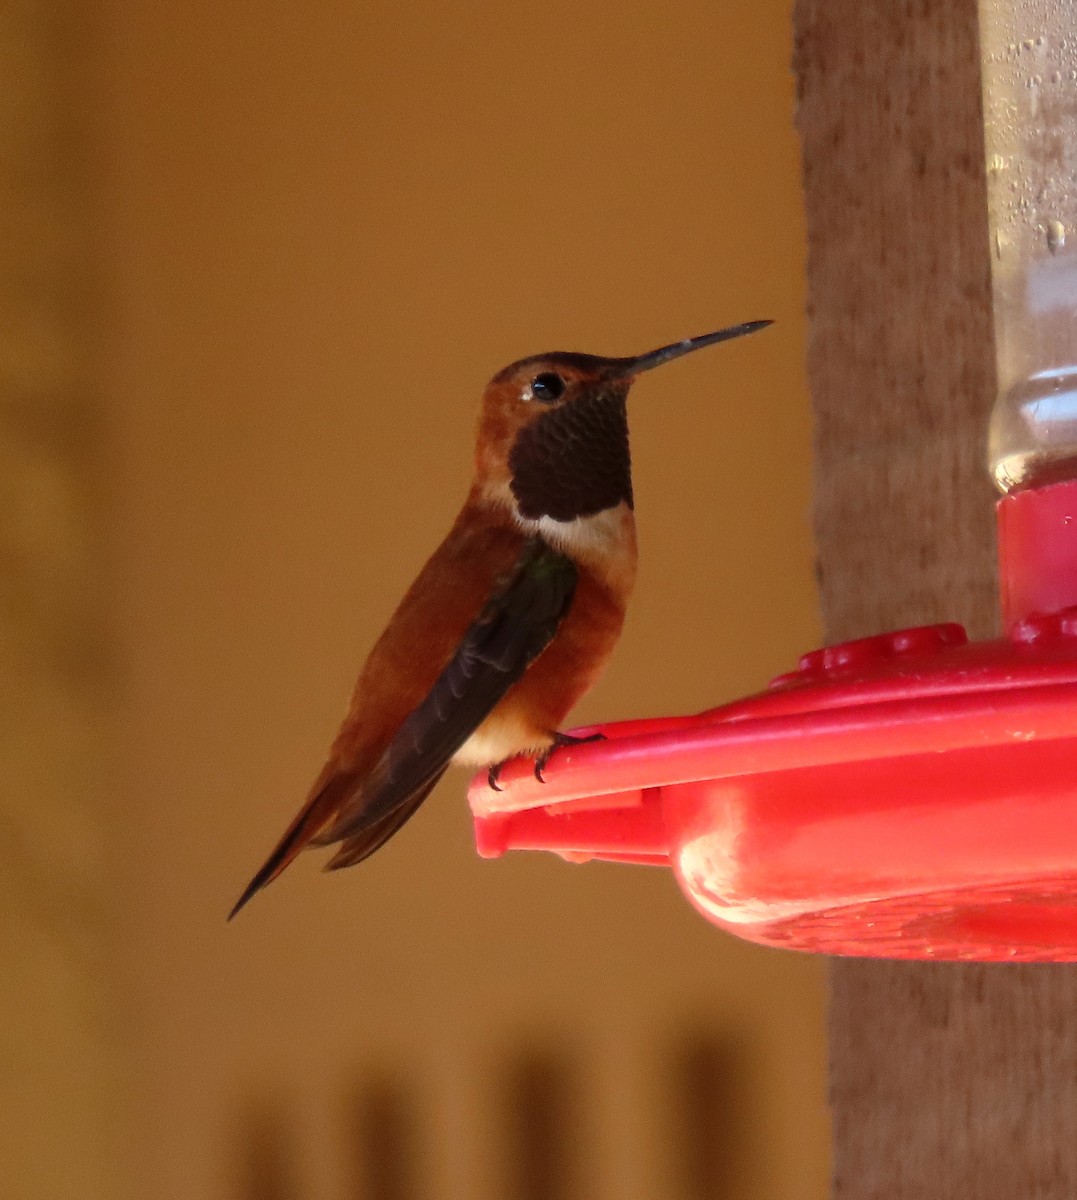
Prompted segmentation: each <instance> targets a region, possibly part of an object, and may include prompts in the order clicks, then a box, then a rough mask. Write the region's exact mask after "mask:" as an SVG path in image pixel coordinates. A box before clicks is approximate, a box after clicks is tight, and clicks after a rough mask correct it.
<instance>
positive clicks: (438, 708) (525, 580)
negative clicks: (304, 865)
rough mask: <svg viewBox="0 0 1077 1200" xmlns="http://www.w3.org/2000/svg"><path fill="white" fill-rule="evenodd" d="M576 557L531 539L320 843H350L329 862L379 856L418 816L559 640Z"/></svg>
mask: <svg viewBox="0 0 1077 1200" xmlns="http://www.w3.org/2000/svg"><path fill="white" fill-rule="evenodd" d="M576 579H577V570H576V566H575V564H574V563H573V561H572V560H571V559H570V558H569V557H568V556H567V555H564V554H562V553H561V552H560V551H558V550H555V549H554V548H553V547H552V546H550V545H549V543H547V542H545V541H543V539H542V538H538V537H534V538H530V539H529V540H528V541H527V543H526V544H525V546H524V548H523V551H522V552H521V554H520V557H519V560H518V561H517V564H516V567H515V569H514V571H513V572H512V573H511V575H510V577H509V579H508V581H507V582H506V583H505V584H503V585H502V586H501V587H500V588H499V589H498V590H497V591H496V592H495V593H494V595H493V596H492V597H491V598H490V600H489V601H488V602H487V604H486V605H485V607H484V608H483V610H482V612H481V613H480V614H479V616H478V617H477V618H476V620H475V621H474V622H473V623H472V625H471V626H470V628H469V629H468V630H467V633H466V634H465V635H464V638H463V640H462V642H461V643H460V645H459V647H458V648H457V650H456V652H455V654H454V655H453V657H452V658H451V659H450V661H449V663H448V665H447V666H446V667H445V668H444V670H443V671H442V672H441V674H440V675H439V676H438V678H437V679H436V680H435V682H434V685H433V687H432V688H431V689H430V691H429V692H428V693H427V695H426V697H425V698H424V699H423V700H422V701H421V702H420V703H419V704H418V705H417V706H416V707H415V708H414V709H413V710H412V712H411V713H410V714H409V715H408V716H407V717H406V718H405V720H404V722H403V724H402V725H401V726H400V728H399V730H398V731H397V733H396V735H395V736H394V737H393V739H392V741H391V742H390V743H389V746H388V747H387V748H386V750H385V752H384V753H383V754H382V756H381V759H380V760H379V761H378V763H377V764H376V765H375V767H374V769H373V770H372V771H371V772H370V773H369V774H368V775H367V776H366V777H365V778H364V780H363V782H362V787H361V788H360V789H359V790H358V791H357V792H356V794H355V795H354V796H353V797H351V798H350V799H349V800H348V801H347V802H346V803H345V804H344V805H343V806H342V807H341V808H340V810H339V811H338V814H337V818H336V820H335V821H334V822H333V824H332V825H331V826H330V827H329V829H328V830H326V831H325V833H323V834H321V835H320V836H319V837H318V838H317V839H316V840H317V842H318V843H319V844H329V843H334V842H343V846H342V847H341V849H340V850H339V851H338V853H337V854H336V856H335V857H334V858H333V859H332V860H331V861H330V862H329V864H328V868H329V869H332V870H337V869H339V868H340V867H347V866H352V865H353V864H354V863H357V862H360V861H361V860H362V859H363V858H366V857H367V856H368V855H370V854H372V853H373V852H374V850H376V849H377V848H378V847H379V846H381V845H382V844H383V843H384V842H385V841H386V840H387V839H388V838H389V837H390V836H391V835H392V834H393V833H395V832H396V830H397V829H399V828H400V826H401V825H403V824H404V822H405V821H406V820H407V819H408V818H409V817H410V816H411V815H412V813H413V812H414V811H415V809H416V808H418V806H419V804H420V803H421V802H422V800H423V799H424V798H425V797H426V795H427V794H428V793H429V792H430V790H431V789H432V788H433V786H434V784H435V783H437V781H438V780H439V779H440V778H441V776H442V774H443V773H444V771H445V769H446V768H447V767H448V765H449V761H450V760H451V759H452V757H453V755H454V754H455V753H456V751H457V750H459V749H460V747H461V746H462V745H463V744H464V743H465V742H466V741H467V739H468V738H469V737H470V736H471V734H472V733H474V731H475V730H476V729H477V728H478V726H479V725H481V724H482V722H483V721H484V720H485V719H486V717H487V716H488V715H489V714H490V712H491V711H492V710H493V708H494V707H495V705H496V704H497V703H498V701H499V700H500V699H501V698H502V697H503V696H504V695H505V693H506V692H507V691H508V690H509V688H510V687H512V685H513V684H514V683H515V682H516V681H517V680H518V679H519V678H520V677H521V676H522V675H523V673H524V672H525V671H526V670H527V668H528V667H529V666H530V664H531V663H532V662H534V660H535V659H536V658H537V657H538V656H539V655H540V654H541V653H542V651H543V650H545V649H546V647H547V646H548V645H549V644H550V641H551V640H552V639H553V636H554V634H555V633H556V632H557V628H558V626H559V625H560V624H561V621H562V620H563V619H564V616H565V614H566V613H567V612H568V610H569V607H570V606H571V604H572V598H573V595H574V593H575V589H576Z"/></svg>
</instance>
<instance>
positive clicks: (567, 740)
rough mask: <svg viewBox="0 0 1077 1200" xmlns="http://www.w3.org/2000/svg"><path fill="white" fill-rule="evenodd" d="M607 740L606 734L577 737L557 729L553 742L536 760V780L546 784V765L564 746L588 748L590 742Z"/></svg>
mask: <svg viewBox="0 0 1077 1200" xmlns="http://www.w3.org/2000/svg"><path fill="white" fill-rule="evenodd" d="M605 740H606V735H605V734H604V733H589V734H588V735H587V736H586V737H575V736H574V735H573V734H571V733H561V732H560V731H559V730H556V729H555V730H554V733H553V741H552V742H551V743H550V744H549V745H548V746H547V747H546V749H545V750H543V751H542V753H541V754H540V755H539V756H538V758H536V759H535V778H536V779H537V780H538V781H539V783H545V782H546V780H545V778H544V776H543V774H542V772H543V771H544V770H545V769H546V764H547V763H548V762H549V761H550V759H551V758H552V757H553V752H554V751H555V750H559V749H560V748H561V747H562V746H586V745H587V744H588V742H604V741H605Z"/></svg>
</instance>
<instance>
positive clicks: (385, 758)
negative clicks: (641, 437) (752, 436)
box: [229, 321, 770, 919]
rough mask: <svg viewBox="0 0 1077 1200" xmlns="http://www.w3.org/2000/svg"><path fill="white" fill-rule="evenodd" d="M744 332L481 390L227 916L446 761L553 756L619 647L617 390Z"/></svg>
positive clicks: (544, 369)
mask: <svg viewBox="0 0 1077 1200" xmlns="http://www.w3.org/2000/svg"><path fill="white" fill-rule="evenodd" d="M769 324H770V322H769V321H749V322H747V323H746V324H743V325H734V326H731V327H730V328H728V329H720V330H718V331H717V332H716V333H707V334H703V335H702V336H701V337H695V338H687V339H686V340H685V341H682V342H674V343H673V344H672V345H669V346H663V347H661V348H660V349H658V350H652V351H651V352H650V353H649V354H642V355H640V356H639V357H637V358H601V357H599V356H597V355H592V354H569V353H554V354H541V355H537V356H536V357H534V358H524V359H521V360H520V361H519V362H515V363H512V365H511V366H508V367H506V368H505V369H504V370H503V371H499V372H498V373H497V374H496V375H495V376H494V377H493V379H492V380H491V381H490V383H489V384H488V385H487V387H486V391H485V393H484V394H483V399H482V411H481V414H480V417H479V427H478V441H477V446H476V451H475V477H474V480H473V482H472V485H471V490H470V491H469V492H468V496H467V499H466V500H465V502H464V506H463V508H462V509H461V510H460V514H459V515H458V516H457V518H456V521H455V523H454V524H453V527H452V529H450V530H449V534H448V536H447V537H446V538H445V540H444V541H443V542H442V543H441V545H440V546H439V547H438V548H437V550H436V551H435V552H434V554H433V556H432V557H431V558H430V560H429V561H428V562H427V564H426V565H425V566H424V567H423V569H422V571H420V572H419V577H418V578H417V579H416V580H415V582H414V583H413V584H412V585H411V587H410V588H409V589H408V591H407V593H406V595H405V596H404V599H403V600H402V601H401V602H400V606H399V607H398V608H397V610H396V612H395V613H394V614H393V617H392V619H391V620H390V622H389V624H388V626H387V628H386V629H385V632H384V633H383V634H382V635H381V637H380V638H379V639H378V640H377V642H376V643H375V644H374V648H373V650H371V652H370V656H369V657H368V658H367V660H366V663H365V664H364V666H363V669H362V671H361V672H360V673H359V679H358V681H357V683H356V685H355V691H354V693H353V694H352V698H351V704H350V706H349V708H348V712H347V715H346V716H345V718H344V722H343V724H342V725H341V727H340V731H339V732H338V734H337V736H336V740H335V741H334V742H333V745H332V748H331V749H330V751H329V760H328V762H326V764H325V766H324V767H323V768H322V771H321V774H320V775H319V776H318V778H317V779H316V780H315V781H314V784H313V786H312V787H311V790H310V792H309V794H308V796H307V799H306V802H305V803H304V805H303V807H302V809H301V810H300V811H299V814H298V815H297V816H296V818H295V820H294V821H293V822H292V823H291V825H289V827H288V829H287V830H286V831H285V833H284V836H283V837H282V838H281V839H280V841H279V842H278V843H277V845H276V847H275V848H274V850H273V852H272V853H271V854H270V856H269V858H268V859H266V861H265V863H264V864H263V866H262V867H261V869H260V870H259V871H258V873H257V874H256V875H255V876H254V878H253V879H252V880H251V881H250V883H249V884H248V885H247V888H246V890H245V891H244V892H243V895H242V896H240V898H239V900H238V901H237V902H236V905H235V907H234V908H233V909H232V912H231V913H230V914H229V919H231V917H234V916H235V915H236V913H237V912H239V910H240V909H241V908H242V907H243V906H244V905H245V904H246V903H247V901H248V900H249V899H250V898H251V897H252V896H253V895H254V894H255V892H257V891H259V890H260V889H261V888H263V887H265V886H266V884H267V883H270V882H271V881H272V880H273V879H275V878H276V877H277V876H278V875H279V874H280V873H281V871H283V870H284V868H285V867H286V866H287V865H288V864H289V863H290V862H291V861H292V859H293V858H295V856H296V855H297V854H298V853H299V851H300V850H302V849H303V848H304V847H305V846H308V845H317V846H326V845H335V844H338V843H339V849H338V850H337V852H336V854H335V856H334V857H333V858H332V859H330V860H329V862H328V864H327V867H326V869H327V870H336V869H338V868H340V867H350V866H352V865H353V864H355V863H358V862H361V861H362V860H363V859H364V858H367V857H368V856H369V855H371V854H373V853H374V851H375V850H377V849H378V848H379V847H381V846H382V845H384V843H385V842H386V841H388V839H389V838H390V837H392V835H393V834H394V833H396V831H397V830H398V829H399V828H400V827H401V826H402V825H403V824H404V822H405V821H407V819H408V818H409V817H410V816H411V815H412V814H413V813H414V812H415V810H416V809H417V808H418V807H419V805H420V804H422V802H423V801H424V800H425V799H426V797H427V796H428V795H429V793H430V792H431V790H432V789H433V787H434V785H435V784H436V783H437V782H438V780H439V779H440V778H441V776H442V775H443V774H444V772H445V770H446V769H447V768H448V766H449V765H450V763H457V764H462V765H466V766H472V767H475V766H479V767H482V766H485V767H488V768H489V776H488V777H489V782H490V786H491V787H497V775H498V771H499V769H500V767H501V765H502V764H503V763H504V762H505V761H506V760H507V759H509V758H511V757H513V756H514V755H518V754H531V755H535V756H536V758H535V774H536V775H537V776H538V777H539V779H541V778H542V770H543V767H544V766H545V765H546V762H547V760H548V759H549V757H550V754H551V753H552V752H553V751H554V750H555V749H556V748H557V747H558V746H562V745H566V744H569V743H572V742H578V741H580V740H589V739H579V738H573V737H570V736H569V735H567V734H563V733H559V732H558V729H559V727H560V725H561V722H562V721H563V720H564V718H565V716H566V715H567V713H568V711H569V710H570V709H571V708H572V706H573V705H574V704H575V703H576V701H577V700H579V699H580V697H581V696H582V695H583V694H584V692H586V691H587V689H588V688H589V687H590V686H591V685H592V684H593V683H594V682H595V680H596V679H597V678H598V675H599V673H600V672H601V670H602V668H603V667H604V666H605V664H606V660H607V659H608V658H609V656H610V653H611V651H612V650H613V647H614V645H615V643H616V641H617V638H618V637H619V636H620V633H621V626H622V624H623V622H624V616H625V608H626V606H627V604H628V597H629V594H630V593H631V591H632V584H633V582H634V580H635V575H636V525H635V518H634V516H633V508H632V471H631V461H630V457H629V449H628V414H627V408H626V400H627V397H628V390H629V388H630V387H631V386H632V383H633V381H634V380H635V378H636V376H637V375H640V374H641V373H642V372H644V371H649V370H651V368H652V367H657V366H660V365H661V364H663V363H667V362H670V361H671V360H672V359H675V358H679V357H680V356H681V355H682V354H688V353H690V352H691V351H693V350H699V349H701V348H702V347H703V346H711V345H713V344H714V343H715V342H724V341H727V340H728V339H730V338H735V337H740V336H741V335H742V334H746V333H753V332H754V331H755V330H757V329H762V328H764V327H765V326H767V325H769Z"/></svg>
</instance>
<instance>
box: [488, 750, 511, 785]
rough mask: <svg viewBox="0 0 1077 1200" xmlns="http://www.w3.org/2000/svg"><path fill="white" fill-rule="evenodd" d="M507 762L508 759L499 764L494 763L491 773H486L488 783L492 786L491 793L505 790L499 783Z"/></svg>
mask: <svg viewBox="0 0 1077 1200" xmlns="http://www.w3.org/2000/svg"><path fill="white" fill-rule="evenodd" d="M507 762H508V759H507V758H503V759H502V760H501V761H500V762H499V763H494V765H493V766H492V767H491V768H490V769H489V771H487V772H486V782H487V783H488V784H489V785H490V789H491V791H494V792H500V791H503V790H504V789H503V788H502V787H501V785H500V784H499V783H498V782H497V781H498V779H500V777H501V771H502V768H503V767H504V766H505V763H507Z"/></svg>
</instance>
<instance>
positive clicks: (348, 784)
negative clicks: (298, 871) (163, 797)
mask: <svg viewBox="0 0 1077 1200" xmlns="http://www.w3.org/2000/svg"><path fill="white" fill-rule="evenodd" d="M354 787H355V780H354V777H353V776H352V775H351V774H350V773H348V774H340V773H338V771H337V768H336V767H335V765H334V764H333V763H332V762H330V763H327V764H326V766H325V768H324V769H323V771H322V773H321V775H320V776H319V777H318V780H317V782H316V783H315V784H314V787H313V788H312V789H311V797H310V799H309V800H308V801H307V803H306V804H304V805H303V808H302V810H301V811H300V813H299V815H298V816H297V817H296V818H295V820H294V821H293V822H292V823H291V825H289V826H288V828H287V829H286V830H285V832H284V836H283V837H282V838H281V839H280V841H279V842H278V843H277V844H276V846H274V847H273V851H272V853H271V854H270V856H269V857H268V858H267V859H266V860H265V862H264V863H263V864H262V865H261V867H260V868H259V869H258V871H257V873H256V874H255V876H254V878H253V879H252V880H251V881H250V883H248V884H247V886H246V888H244V890H243V895H242V896H240V898H239V899H238V900H237V901H236V902H235V904H234V905H233V907H232V911H231V912H230V913H229V914H228V920H229V921H231V920H232V918H233V917H234V916H235V915H236V914H237V913H238V912H239V910H240V909H241V908H243V906H244V905H245V904H246V903H247V902H248V901H249V900H250V899H251V898H252V897H253V896H254V895H255V894H256V893H257V892H260V891H261V890H262V888H264V887H266V885H267V884H270V883H272V882H273V880H274V879H276V878H277V876H278V875H279V874H280V873H281V872H282V871H283V870H284V868H285V867H286V866H288V864H289V863H290V862H291V861H292V859H294V858H295V857H296V855H298V854H299V852H300V851H301V850H303V849H304V848H305V847H306V846H308V845H309V844H310V842H311V841H312V840H313V838H315V837H316V836H317V834H318V833H319V832H320V831H321V830H323V829H324V828H325V827H326V825H327V824H329V823H330V822H331V821H332V819H333V817H334V816H335V814H336V812H337V811H338V809H339V807H340V804H341V801H342V800H343V799H344V797H345V795H346V794H347V793H348V792H349V791H351V790H352V789H354Z"/></svg>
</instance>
